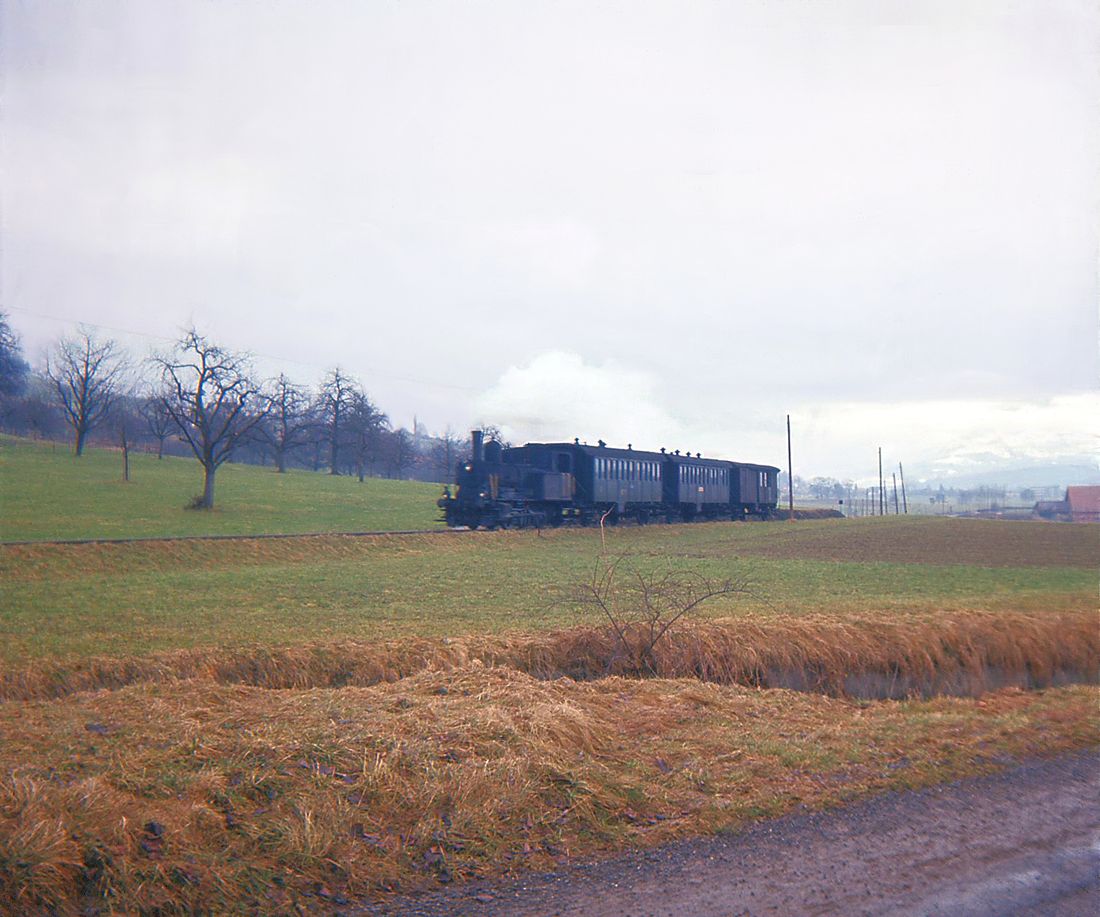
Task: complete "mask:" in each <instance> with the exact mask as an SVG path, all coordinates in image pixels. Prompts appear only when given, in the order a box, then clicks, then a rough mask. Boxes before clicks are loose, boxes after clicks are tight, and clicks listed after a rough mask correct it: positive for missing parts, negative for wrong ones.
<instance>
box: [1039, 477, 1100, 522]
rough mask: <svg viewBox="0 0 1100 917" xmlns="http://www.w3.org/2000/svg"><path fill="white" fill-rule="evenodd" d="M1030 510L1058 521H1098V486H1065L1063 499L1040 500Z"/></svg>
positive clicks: (1099, 517)
mask: <svg viewBox="0 0 1100 917" xmlns="http://www.w3.org/2000/svg"><path fill="white" fill-rule="evenodd" d="M1032 512H1033V514H1034V515H1036V516H1038V517H1039V518H1041V519H1053V520H1056V521H1058V522H1100V486H1091V487H1067V488H1066V497H1065V499H1064V500H1040V501H1039V502H1038V503H1036V504H1035V509H1034V510H1032Z"/></svg>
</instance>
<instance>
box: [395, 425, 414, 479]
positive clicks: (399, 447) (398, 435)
mask: <svg viewBox="0 0 1100 917" xmlns="http://www.w3.org/2000/svg"><path fill="white" fill-rule="evenodd" d="M388 439H389V444H388V445H389V450H388V452H389V455H388V458H389V465H390V470H391V476H392V477H395V478H404V477H405V472H406V471H408V469H409V467H410V466H411V465H412V464H413V463H414V462H415V461H416V446H415V443H414V440H413V436H412V434H411V433H410V432H409V431H408V430H406V429H404V428H402V429H400V430H394V431H393V432H392V433H390V435H389V437H388Z"/></svg>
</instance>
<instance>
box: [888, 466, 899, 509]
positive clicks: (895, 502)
mask: <svg viewBox="0 0 1100 917" xmlns="http://www.w3.org/2000/svg"><path fill="white" fill-rule="evenodd" d="M890 477H892V478H893V479H894V515H895V516H898V515H900V514H901V510H899V509H898V476H897V475H896V474H894V472H892V471H891V472H890Z"/></svg>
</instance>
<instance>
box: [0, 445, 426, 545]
mask: <svg viewBox="0 0 1100 917" xmlns="http://www.w3.org/2000/svg"><path fill="white" fill-rule="evenodd" d="M201 492H202V468H201V466H200V465H199V463H198V462H197V461H196V460H194V459H185V458H172V457H166V458H164V459H163V460H159V461H158V460H157V458H156V456H155V455H147V454H144V453H132V454H131V456H130V480H129V482H126V481H123V479H122V455H121V453H120V452H117V451H113V450H108V449H88V450H86V452H85V454H84V455H83V456H82V457H81V458H79V459H77V458H75V457H74V456H73V454H72V452H71V450H70V449H68V448H67V447H66V446H64V445H63V444H55V443H46V442H32V441H30V440H25V439H16V438H13V437H10V436H0V540H3V541H28V540H51V539H67V538H136V537H149V536H176V535H241V534H249V535H257V534H267V533H276V532H363V531H391V530H408V529H427V528H435V527H439V528H442V525H441V524H440V523H439V522H437V521H436V520H437V518H438V516H439V510H438V508H437V507H436V506H435V500H436V499H437V498H438V497H439V493H440V488H439V487H437V486H436V485H434V484H422V483H418V482H413V481H389V480H382V479H379V478H368V479H367V480H366V481H364V482H363V483H359V481H358V480H357V479H356V478H354V477H332V476H330V475H327V474H319V473H315V472H308V471H301V470H293V471H290V472H288V473H286V474H276V473H275V471H274V469H273V468H259V467H256V466H254V465H223V466H222V467H221V468H220V469H219V470H218V476H217V492H216V495H215V508H214V509H213V510H212V511H208V512H202V511H196V510H189V509H185V506H186V505H187V504H188V503H189V501H190V500H191V498H192V497H193V496H194V495H195V494H198V493H201Z"/></svg>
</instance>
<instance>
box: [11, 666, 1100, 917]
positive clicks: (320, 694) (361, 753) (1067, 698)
mask: <svg viewBox="0 0 1100 917" xmlns="http://www.w3.org/2000/svg"><path fill="white" fill-rule="evenodd" d="M1096 699H1097V695H1096V691H1095V689H1092V688H1083V687H1071V688H1060V689H1054V690H1051V691H1047V692H1020V691H1018V690H1012V689H1009V690H1005V691H1001V692H998V693H993V694H989V695H986V696H985V697H983V698H982V699H980V700H973V699H968V700H963V699H946V698H938V699H936V700H932V701H912V702H904V703H895V702H878V703H869V704H868V703H853V702H851V701H846V700H843V699H836V698H829V697H824V696H821V695H812V694H800V693H794V692H789V691H777V690H772V691H761V690H756V689H749V688H741V687H732V686H721V685H715V684H707V683H703V682H700V681H698V680H695V679H683V680H664V679H649V680H638V679H621V678H608V679H603V680H599V681H592V682H575V681H571V680H569V679H558V680H553V681H546V680H538V679H534V678H532V677H530V676H528V675H525V674H522V673H520V672H517V671H516V670H514V669H511V668H503V667H487V666H484V665H482V664H480V663H478V662H477V661H476V660H473V661H470V662H468V663H466V664H464V665H461V666H458V667H456V668H454V669H453V670H451V671H449V672H424V673H422V674H419V675H416V676H413V677H411V678H408V679H405V680H403V681H401V682H398V683H385V684H379V685H376V686H374V687H368V688H360V687H347V688H343V689H339V690H326V689H311V690H304V691H303V690H269V689H261V688H256V687H251V686H243V685H219V684H215V683H212V682H193V683H178V684H169V685H140V686H131V687H127V688H123V689H120V690H117V691H103V692H98V693H89V694H83V695H74V696H71V697H69V698H66V699H64V700H56V701H51V702H41V701H39V702H9V703H7V704H3V705H0V735H3V736H4V743H3V745H2V746H0V775H2V776H0V913H6V914H13V915H14V914H34V913H46V912H48V911H51V910H52V912H55V913H60V914H65V913H75V912H77V911H78V910H81V909H85V908H90V909H91V910H90V911H85V912H93V913H94V912H96V911H97V909H102V911H103V912H106V911H107V910H108V909H111V910H113V911H114V912H118V913H134V912H138V911H143V912H151V911H158V912H160V913H194V912H196V911H199V910H204V909H205V910H207V911H210V912H218V913H221V912H225V911H242V912H252V913H255V912H261V913H272V914H275V913H294V912H295V906H296V904H302V905H304V906H305V907H306V908H307V909H309V910H310V911H311V912H312V911H313V909H315V908H316V909H321V910H323V909H325V908H336V907H339V906H340V905H341V903H342V902H344V901H345V900H346V899H355V898H357V897H360V896H372V895H377V894H381V893H385V892H387V891H388V890H392V889H395V888H398V887H400V888H403V889H407V888H410V887H416V886H418V885H422V884H425V883H435V882H438V881H449V880H451V879H462V878H470V877H475V876H494V875H501V874H510V873H515V872H518V871H520V870H523V869H527V868H547V867H552V866H553V864H555V863H556V862H558V861H560V860H561V859H562V858H563V857H566V856H569V855H587V854H596V853H600V852H603V851H608V850H612V849H617V848H621V847H623V846H625V845H637V844H642V845H646V844H654V843H659V842H661V841H664V840H668V839H671V838H674V837H679V836H685V835H689V834H693V833H699V832H705V831H712V830H716V829H720V828H731V827H736V826H738V825H741V824H744V823H746V822H747V821H750V820H752V819H756V818H761V817H767V816H771V815H775V814H779V813H781V812H784V811H788V810H790V809H791V808H793V807H796V806H799V805H803V806H807V807H810V808H820V807H823V806H829V805H834V804H838V803H840V802H843V801H845V800H848V799H851V798H855V797H859V796H861V795H864V794H866V793H868V792H872V791H877V790H881V789H883V788H887V787H904V786H918V785H924V784H927V783H929V782H934V781H937V780H942V779H947V778H950V777H954V776H959V775H962V774H964V773H971V772H974V771H977V770H985V769H989V768H991V767H994V766H996V763H997V761H998V760H1000V761H1003V760H1004V759H1003V758H1001V757H1000V756H1004V755H1026V754H1034V753H1038V752H1043V753H1052V752H1055V751H1057V750H1059V749H1066V748H1074V747H1081V746H1084V745H1088V744H1094V743H1096V742H1097V741H1098V739H1100V736H1098V731H1097V724H1096V722H1095V710H1096Z"/></svg>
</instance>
